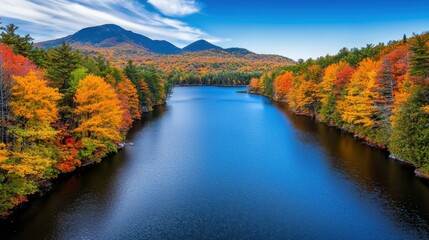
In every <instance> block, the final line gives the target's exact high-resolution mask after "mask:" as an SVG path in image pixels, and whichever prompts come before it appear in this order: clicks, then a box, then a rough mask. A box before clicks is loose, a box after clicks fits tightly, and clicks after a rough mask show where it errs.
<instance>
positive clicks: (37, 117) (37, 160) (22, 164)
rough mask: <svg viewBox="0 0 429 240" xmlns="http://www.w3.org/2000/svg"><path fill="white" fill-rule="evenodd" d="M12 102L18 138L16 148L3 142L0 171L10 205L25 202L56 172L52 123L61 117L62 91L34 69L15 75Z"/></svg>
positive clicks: (4, 193) (15, 134)
mask: <svg viewBox="0 0 429 240" xmlns="http://www.w3.org/2000/svg"><path fill="white" fill-rule="evenodd" d="M13 79H14V85H13V88H12V99H11V102H10V109H11V113H12V114H13V116H14V125H13V127H11V129H9V131H11V132H12V135H13V137H14V139H15V140H14V145H13V147H12V150H13V151H10V150H6V148H5V145H4V144H3V143H1V148H2V150H1V153H0V154H1V155H2V156H1V157H0V171H3V175H2V177H0V178H3V180H2V187H1V189H0V195H1V197H6V199H8V201H9V202H8V203H7V205H6V206H9V207H12V206H13V205H15V204H17V203H19V202H21V201H23V200H24V199H25V195H26V194H30V193H34V192H35V191H36V190H37V183H38V181H39V180H41V179H44V178H47V177H51V176H52V175H53V165H54V163H55V157H56V148H55V144H54V143H53V140H54V136H55V135H56V133H57V131H55V130H54V129H53V128H52V127H51V124H52V123H54V122H55V121H56V120H57V119H58V109H57V106H56V104H57V101H58V100H59V99H60V98H61V94H59V93H58V90H57V89H54V88H50V87H48V86H47V82H46V81H45V80H44V79H42V78H41V74H37V73H36V72H30V74H29V75H27V76H22V77H20V76H15V77H13Z"/></svg>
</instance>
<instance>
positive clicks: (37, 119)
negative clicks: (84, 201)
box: [0, 24, 171, 215]
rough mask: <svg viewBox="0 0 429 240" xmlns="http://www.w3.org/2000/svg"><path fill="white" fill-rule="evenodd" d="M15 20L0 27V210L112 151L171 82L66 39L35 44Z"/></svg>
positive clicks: (3, 212) (165, 93)
mask: <svg viewBox="0 0 429 240" xmlns="http://www.w3.org/2000/svg"><path fill="white" fill-rule="evenodd" d="M16 30H17V27H16V26H15V25H12V24H11V25H8V26H5V27H2V28H1V34H0V98H1V102H0V104H1V111H0V118H1V133H0V137H1V142H0V214H1V215H7V214H8V213H9V212H10V210H11V209H12V208H13V207H14V206H16V205H18V204H20V203H21V202H25V201H26V199H27V196H28V195H30V194H34V193H36V192H37V191H39V189H40V188H41V187H47V186H48V185H49V181H48V180H49V179H52V178H55V177H56V176H58V175H59V174H61V173H65V172H70V171H73V170H74V169H76V168H78V167H80V166H85V165H89V164H92V163H96V162H100V161H101V160H102V158H103V157H105V156H106V155H108V154H109V153H112V152H116V151H117V150H118V147H120V146H121V144H122V141H123V140H124V139H125V136H126V133H127V131H128V130H129V129H130V128H131V126H132V123H133V121H135V120H138V119H140V118H141V115H142V114H144V112H147V111H151V110H152V107H153V106H154V105H158V104H163V103H164V102H165V101H166V98H167V97H168V95H169V94H170V92H171V85H170V84H169V83H168V82H166V81H165V80H164V78H163V76H162V75H160V74H159V73H158V71H156V70H155V69H153V68H142V67H139V66H136V65H134V64H132V63H129V65H127V67H126V68H125V69H120V68H117V67H115V66H113V65H111V64H110V63H109V62H108V61H106V60H104V58H102V57H100V56H98V57H96V58H93V57H88V56H84V55H82V54H81V53H79V52H77V51H75V50H73V49H72V48H71V47H70V46H69V45H67V44H62V45H60V46H58V47H54V48H51V49H49V50H43V49H38V48H34V47H33V45H32V38H31V37H30V36H28V35H27V36H20V35H18V34H17V33H16Z"/></svg>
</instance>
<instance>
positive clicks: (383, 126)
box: [249, 34, 429, 173]
mask: <svg viewBox="0 0 429 240" xmlns="http://www.w3.org/2000/svg"><path fill="white" fill-rule="evenodd" d="M428 39H429V34H422V35H416V36H414V37H413V38H410V39H407V38H406V37H405V36H404V39H403V40H402V41H397V42H390V43H389V44H387V45H384V44H379V45H376V46H373V45H367V46H366V47H364V48H361V49H356V48H354V49H351V50H348V49H342V50H341V51H340V52H339V53H338V54H337V55H334V56H325V57H320V58H318V59H316V60H312V59H309V60H307V61H303V60H300V61H299V63H298V64H297V65H295V66H290V67H286V68H281V69H277V70H275V71H272V72H267V73H265V74H263V75H262V76H261V77H260V78H254V79H252V80H251V83H250V85H249V91H250V92H253V93H259V94H263V95H266V96H268V97H271V98H273V99H275V100H277V101H284V102H287V103H288V105H289V107H290V109H291V110H292V111H293V112H295V113H296V114H303V115H309V116H313V117H316V118H317V119H318V120H320V121H322V122H325V123H327V124H328V125H331V126H336V127H339V128H341V129H344V130H346V131H349V132H352V133H354V134H355V135H356V136H357V137H359V138H362V139H365V140H366V141H368V142H370V143H373V144H375V145H378V146H379V147H383V148H387V149H388V150H389V151H390V152H391V153H392V154H393V156H394V157H396V158H399V159H403V160H406V161H410V162H412V163H413V164H415V165H416V167H417V168H418V169H420V170H421V171H423V172H426V173H429V41H428Z"/></svg>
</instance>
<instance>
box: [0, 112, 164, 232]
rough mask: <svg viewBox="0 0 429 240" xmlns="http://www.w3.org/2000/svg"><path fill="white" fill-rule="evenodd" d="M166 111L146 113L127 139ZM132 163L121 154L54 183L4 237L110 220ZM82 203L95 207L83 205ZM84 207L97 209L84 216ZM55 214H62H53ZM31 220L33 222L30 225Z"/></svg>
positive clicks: (17, 217) (18, 216)
mask: <svg viewBox="0 0 429 240" xmlns="http://www.w3.org/2000/svg"><path fill="white" fill-rule="evenodd" d="M166 111H167V106H165V105H162V106H157V107H155V108H154V111H153V112H150V113H144V114H143V118H142V119H143V120H142V121H136V122H135V123H134V126H133V128H132V129H131V130H130V131H129V133H128V136H127V139H128V140H129V141H131V142H132V141H133V139H134V138H135V137H137V136H138V133H139V132H141V131H142V130H143V128H144V127H145V126H146V125H147V124H148V123H150V122H151V121H153V120H156V119H157V118H159V117H161V116H162V115H163V114H164V113H165V112H166ZM129 159H131V157H130V156H127V151H120V152H118V153H117V154H112V155H111V156H108V157H107V158H105V159H104V160H103V161H102V162H101V163H99V164H94V165H91V166H88V167H85V168H83V169H78V170H77V171H76V172H73V173H72V174H68V175H63V176H60V178H59V179H57V180H55V181H54V183H53V188H54V190H52V191H49V192H47V193H46V195H44V196H43V197H40V198H37V199H34V201H31V204H29V205H27V206H26V207H25V208H24V209H22V211H18V212H17V213H16V214H14V215H12V216H11V219H10V220H11V221H8V224H4V225H3V224H2V225H0V231H1V232H2V236H4V237H6V238H8V237H12V236H15V237H16V235H15V234H16V233H21V234H31V236H26V235H20V236H19V238H22V239H39V238H40V239H42V238H44V237H46V236H61V234H63V233H61V232H57V231H61V229H62V228H61V227H59V226H66V225H67V221H68V220H69V221H74V220H75V214H85V215H86V216H80V217H79V219H83V221H85V219H87V220H94V219H100V221H101V220H102V219H105V218H109V217H110V216H109V215H110V214H114V213H111V212H109V211H108V210H110V209H115V208H114V207H112V205H115V204H117V203H119V201H117V199H114V198H112V197H115V196H118V195H119V194H117V193H116V192H117V191H118V190H119V189H118V186H117V185H115V182H117V181H118V179H120V178H121V174H120V171H118V170H120V169H122V168H124V167H125V166H126V164H127V163H128V160H129ZM122 177H123V176H122ZM82 202H87V203H94V204H82ZM81 205H82V206H87V205H91V206H93V207H94V208H93V209H91V211H87V212H82V209H81V210H79V207H80V206H81ZM41 209H42V210H43V211H41ZM52 212H58V213H60V214H52ZM61 213H64V214H61ZM67 216H69V217H70V216H71V218H70V219H65V217H67ZM29 219H32V220H31V221H29ZM91 224H92V223H91ZM79 225H82V224H79ZM52 226H56V227H52ZM19 229H25V231H24V232H22V231H20V230H19ZM64 229H66V228H64ZM14 232H15V234H14ZM37 234H40V236H37Z"/></svg>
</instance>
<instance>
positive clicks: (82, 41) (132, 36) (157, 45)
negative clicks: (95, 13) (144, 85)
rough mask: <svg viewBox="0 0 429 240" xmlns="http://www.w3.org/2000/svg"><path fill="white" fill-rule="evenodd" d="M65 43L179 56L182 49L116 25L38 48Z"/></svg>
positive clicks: (82, 33) (71, 36)
mask: <svg viewBox="0 0 429 240" xmlns="http://www.w3.org/2000/svg"><path fill="white" fill-rule="evenodd" d="M63 42H66V43H69V44H70V45H72V46H75V47H79V46H91V47H96V48H112V47H122V48H139V49H144V50H146V51H148V52H151V53H157V54H177V53H181V52H182V49H180V48H178V47H176V46H174V45H173V44H171V43H169V42H167V41H159V40H152V39H150V38H148V37H145V36H143V35H140V34H137V33H134V32H132V31H128V30H125V29H123V28H121V27H119V26H117V25H114V24H105V25H101V26H96V27H88V28H84V29H82V30H80V31H78V32H76V33H75V34H73V35H70V36H67V37H64V38H60V39H55V40H51V41H46V42H40V43H37V44H36V46H39V47H43V48H50V47H55V46H59V45H61V44H62V43H63Z"/></svg>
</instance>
